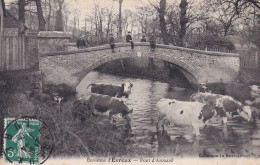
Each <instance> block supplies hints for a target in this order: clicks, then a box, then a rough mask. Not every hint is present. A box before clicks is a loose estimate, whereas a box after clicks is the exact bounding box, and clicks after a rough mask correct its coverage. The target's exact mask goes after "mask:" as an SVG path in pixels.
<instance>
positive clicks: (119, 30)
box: [117, 0, 123, 41]
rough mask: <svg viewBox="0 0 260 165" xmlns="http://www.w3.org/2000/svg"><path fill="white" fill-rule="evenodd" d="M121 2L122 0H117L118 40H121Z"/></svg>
mask: <svg viewBox="0 0 260 165" xmlns="http://www.w3.org/2000/svg"><path fill="white" fill-rule="evenodd" d="M122 3H123V0H119V14H118V36H117V37H118V40H119V41H122Z"/></svg>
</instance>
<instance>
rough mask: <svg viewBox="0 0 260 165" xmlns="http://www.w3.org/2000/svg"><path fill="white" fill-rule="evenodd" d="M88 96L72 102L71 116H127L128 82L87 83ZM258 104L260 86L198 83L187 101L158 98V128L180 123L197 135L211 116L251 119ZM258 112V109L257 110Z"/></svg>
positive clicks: (224, 120) (84, 118)
mask: <svg viewBox="0 0 260 165" xmlns="http://www.w3.org/2000/svg"><path fill="white" fill-rule="evenodd" d="M90 86H91V95H90V96H89V97H88V99H86V100H83V99H80V100H76V101H75V102H74V110H73V113H72V114H73V117H74V120H75V119H80V120H81V121H82V122H84V121H85V120H86V119H87V118H88V117H90V116H91V115H97V114H98V113H105V112H108V114H109V120H110V122H111V123H113V124H114V119H113V116H114V115H116V114H120V115H121V116H122V117H125V116H127V115H128V114H129V113H131V112H132V111H133V110H130V109H129V108H128V107H127V105H125V104H124V102H123V99H124V98H125V99H126V98H128V96H129V95H130V94H131V87H133V84H131V83H129V82H128V83H123V84H121V85H120V86H114V85H105V84H90V85H89V86H88V87H87V88H89V87H90ZM259 106H260V87H259V86H257V85H252V86H246V85H243V84H238V83H226V84H224V83H218V84H217V83H216V84H214V83H211V84H203V83H202V84H201V86H200V88H199V91H198V92H196V93H194V94H192V95H191V97H190V101H179V100H176V99H167V98H162V99H160V100H159V101H158V102H157V104H156V107H157V111H158V123H157V125H156V127H157V130H160V129H162V130H164V123H165V121H166V120H167V121H168V122H170V123H172V124H174V125H179V126H191V127H192V128H193V134H195V135H199V134H200V128H203V127H204V126H205V125H206V124H207V123H208V122H209V121H210V120H211V119H213V118H216V117H220V118H221V119H222V122H223V124H228V122H227V121H228V119H233V118H236V117H239V118H242V119H244V120H245V121H246V122H249V123H251V122H253V121H254V119H255V116H256V114H257V113H256V112H257V111H258V110H259ZM258 113H259V112H258Z"/></svg>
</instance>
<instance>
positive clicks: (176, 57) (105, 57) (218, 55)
mask: <svg viewBox="0 0 260 165" xmlns="http://www.w3.org/2000/svg"><path fill="white" fill-rule="evenodd" d="M39 46H40V45H39ZM39 50H41V48H40V47H39ZM115 51H116V52H115V53H112V52H111V49H110V46H109V45H103V46H98V47H91V48H86V49H79V50H75V51H59V52H57V51H53V52H51V51H49V53H46V52H47V51H43V52H41V53H40V54H41V57H40V61H39V67H40V71H41V72H42V73H43V75H44V82H43V83H44V85H45V84H55V85H58V84H66V85H69V86H71V87H74V88H76V87H77V85H78V84H79V83H80V82H81V80H82V79H83V78H84V77H85V76H86V74H87V73H89V72H90V71H92V70H93V69H94V68H96V67H98V66H100V65H102V64H104V63H106V62H109V61H112V60H116V59H123V58H128V57H135V58H138V57H149V58H157V59H161V60H165V61H168V62H171V63H174V64H176V65H178V66H179V67H180V69H181V71H182V72H183V73H184V75H185V76H186V77H187V78H188V80H189V81H190V82H191V83H194V84H197V83H201V82H232V81H235V80H236V78H237V76H238V74H239V55H238V54H234V53H223V52H209V51H202V50H194V49H189V48H182V47H176V46H169V45H160V44H158V45H157V47H156V50H155V51H151V50H150V45H149V43H144V42H142V43H135V48H134V50H131V47H130V44H128V43H117V44H116V48H115Z"/></svg>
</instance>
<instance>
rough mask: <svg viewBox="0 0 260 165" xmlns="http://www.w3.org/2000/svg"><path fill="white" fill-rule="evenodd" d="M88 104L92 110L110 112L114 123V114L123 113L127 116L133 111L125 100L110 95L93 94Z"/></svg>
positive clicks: (110, 117) (111, 120)
mask: <svg viewBox="0 0 260 165" xmlns="http://www.w3.org/2000/svg"><path fill="white" fill-rule="evenodd" d="M88 104H89V108H90V110H91V111H94V110H96V111H98V112H101V113H105V112H108V113H109V120H110V122H111V123H114V119H113V115H116V114H121V115H122V117H125V116H126V115H127V114H129V113H131V112H132V111H133V110H129V108H128V107H127V106H126V105H125V104H124V103H123V101H120V100H118V99H116V98H114V97H111V96H108V95H100V94H92V95H91V96H90V97H89V99H88Z"/></svg>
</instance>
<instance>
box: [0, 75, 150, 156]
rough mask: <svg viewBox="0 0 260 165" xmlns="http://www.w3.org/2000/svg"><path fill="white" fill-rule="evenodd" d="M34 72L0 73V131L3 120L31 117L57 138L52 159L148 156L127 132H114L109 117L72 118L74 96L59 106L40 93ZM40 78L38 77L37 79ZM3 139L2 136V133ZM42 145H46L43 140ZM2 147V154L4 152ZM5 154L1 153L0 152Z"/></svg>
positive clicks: (2, 127)
mask: <svg viewBox="0 0 260 165" xmlns="http://www.w3.org/2000/svg"><path fill="white" fill-rule="evenodd" d="M37 74H38V72H37V71H35V70H25V71H13V72H4V73H0V82H1V86H0V89H1V90H0V98H1V99H0V122H1V125H0V130H1V131H3V130H4V122H3V121H4V118H20V117H22V116H32V117H35V118H38V119H41V120H42V121H44V122H45V123H46V124H47V126H48V128H49V129H50V130H51V133H52V136H53V138H54V150H53V152H52V156H54V157H56V156H90V155H95V156H111V155H113V156H123V155H131V156H137V155H140V154H141V155H142V152H143V154H144V156H147V152H146V151H141V150H140V149H138V147H132V146H131V144H130V143H128V141H127V140H125V139H126V137H124V136H125V133H124V132H125V129H124V128H121V127H118V128H117V129H114V128H113V126H112V125H111V124H110V123H109V120H108V117H107V116H103V115H99V116H97V117H95V118H94V117H93V118H88V119H87V121H86V122H85V123H81V122H79V121H77V120H76V121H74V120H73V117H72V111H73V102H74V100H75V99H76V97H75V96H73V95H72V96H69V97H67V99H66V101H65V100H62V101H61V113H59V105H58V103H57V102H56V101H54V100H53V98H51V96H48V95H47V94H43V93H41V90H40V88H39V86H38V85H39V84H38V81H37V78H35V75H37ZM36 77H37V76H36ZM0 134H1V135H2V134H3V132H0ZM42 140H43V141H41V143H44V139H42ZM2 146H3V145H1V146H0V151H2ZM0 153H2V152H0Z"/></svg>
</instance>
